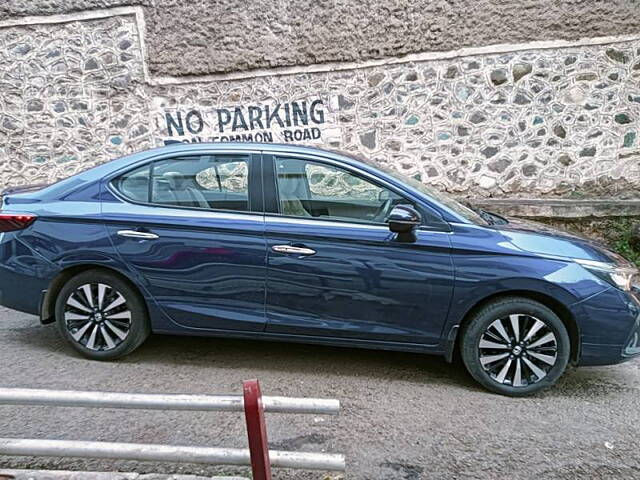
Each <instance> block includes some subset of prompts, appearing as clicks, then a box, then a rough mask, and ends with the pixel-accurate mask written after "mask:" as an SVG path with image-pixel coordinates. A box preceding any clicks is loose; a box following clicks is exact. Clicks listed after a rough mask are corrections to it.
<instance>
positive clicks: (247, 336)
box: [153, 329, 445, 355]
mask: <svg viewBox="0 0 640 480" xmlns="http://www.w3.org/2000/svg"><path fill="white" fill-rule="evenodd" d="M153 333H157V334H160V335H181V336H199V337H224V338H233V339H244V340H264V341H271V342H292V343H308V344H314V345H327V346H331V347H349V348H364V349H370V350H393V351H398V352H415V353H426V354H430V355H444V354H445V352H444V351H442V350H441V349H439V345H425V344H421V343H396V342H381V341H376V340H359V339H354V338H337V337H318V336H311V335H288V334H282V333H264V332H241V331H237V330H204V329H188V330H186V329H185V330H155V329H154V330H153Z"/></svg>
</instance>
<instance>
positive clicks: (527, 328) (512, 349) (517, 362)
mask: <svg viewBox="0 0 640 480" xmlns="http://www.w3.org/2000/svg"><path fill="white" fill-rule="evenodd" d="M478 347H479V360H480V364H481V365H482V368H483V369H484V370H485V372H486V373H487V374H488V375H489V376H490V377H491V378H492V379H493V380H494V381H496V382H498V383H500V384H502V385H510V386H512V387H526V386H528V385H532V384H535V383H537V382H539V381H540V380H542V379H543V378H544V377H546V376H547V374H548V373H549V371H550V370H551V369H552V368H553V366H554V365H555V364H556V360H557V358H558V340H557V338H556V335H555V334H554V332H553V331H552V330H551V328H549V326H548V325H547V324H546V323H545V322H543V321H542V320H540V319H538V318H535V317H533V316H531V315H526V314H511V315H509V316H508V317H505V318H499V319H497V320H495V321H493V322H492V323H491V324H490V325H489V326H488V327H487V329H486V330H485V332H484V333H483V334H482V337H480V343H479V345H478Z"/></svg>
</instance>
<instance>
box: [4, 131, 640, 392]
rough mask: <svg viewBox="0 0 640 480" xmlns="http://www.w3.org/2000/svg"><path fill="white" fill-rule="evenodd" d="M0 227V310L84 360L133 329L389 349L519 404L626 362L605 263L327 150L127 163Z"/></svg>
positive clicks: (569, 242) (131, 346) (592, 247)
mask: <svg viewBox="0 0 640 480" xmlns="http://www.w3.org/2000/svg"><path fill="white" fill-rule="evenodd" d="M0 232H2V233H0V304H2V305H4V306H6V307H9V308H12V309H15V310H20V311H24V312H28V313H30V314H35V315H39V316H40V319H41V322H42V323H43V324H49V323H54V322H55V323H56V324H57V327H58V329H59V331H60V333H61V335H62V336H63V337H64V338H65V339H66V340H67V341H68V342H69V344H70V345H71V346H72V347H73V348H75V349H76V350H77V351H78V352H80V353H81V354H83V355H85V356H87V357H89V358H92V359H96V360H111V359H116V358H119V357H122V356H124V355H127V354H129V353H131V352H132V351H134V350H135V349H136V348H137V347H139V346H140V345H141V344H142V343H143V341H144V340H145V339H146V338H147V336H148V335H149V334H150V333H151V332H153V333H157V334H184V335H207V336H219V337H227V338H246V339H264V340H272V341H274V340H279V341H292V342H305V343H316V344H325V345H335V346H347V347H361V348H371V349H388V350H400V351H410V352H421V353H429V354H436V355H442V356H444V357H446V358H447V359H448V360H449V361H451V360H452V359H453V358H454V357H455V356H456V355H459V356H460V357H461V358H462V360H463V362H464V364H465V365H466V367H467V369H468V370H469V372H470V374H471V375H472V376H473V378H475V379H476V380H477V381H478V382H479V383H480V384H482V385H483V386H484V387H486V388H488V389H490V390H493V391H495V392H499V393H502V394H507V395H513V396H522V395H528V394H532V393H534V392H537V391H539V390H541V389H544V388H546V387H549V386H550V385H552V384H554V383H555V382H556V381H557V380H558V378H559V377H560V376H561V375H562V373H563V372H564V371H565V369H566V367H567V365H568V364H569V363H572V364H574V365H608V364H615V363H619V362H622V361H625V360H628V359H630V358H632V357H634V356H636V355H638V354H639V353H640V340H639V334H640V282H639V280H638V278H639V277H638V271H637V270H636V269H635V268H634V267H633V265H632V264H630V263H629V262H628V261H626V260H625V259H624V258H622V257H621V256H619V255H617V254H615V253H613V252H612V251H610V250H608V249H606V248H605V247H603V246H601V245H599V244H597V243H595V242H593V241H589V240H586V239H583V238H578V237H575V236H571V235H568V234H566V233H561V232H559V231H554V230H551V229H549V228H547V227H545V226H543V225H539V224H533V223H525V222H522V221H518V220H515V219H506V218H503V217H500V216H498V215H495V214H491V213H488V212H484V211H482V210H480V209H477V208H473V207H469V206H466V205H463V204H461V203H459V202H457V201H456V200H454V199H452V198H449V197H447V196H446V195H444V194H443V193H440V192H437V191H435V190H433V189H432V188H430V187H428V186H426V185H424V184H423V183H420V182H418V181H416V180H415V179H411V178H404V177H403V176H402V175H400V174H398V173H396V172H393V171H391V170H389V169H387V168H384V167H374V166H372V163H371V162H366V161H358V160H356V159H354V158H352V157H351V156H349V155H346V154H342V153H337V152H330V151H323V150H319V149H314V148H305V147H296V146H291V145H275V144H248V143H247V144H233V143H226V144H223V143H218V144H206V143H202V144H176V145H170V146H167V147H163V148H158V149H154V150H149V151H145V152H140V153H136V154H133V155H129V156H126V157H123V158H120V159H118V160H114V161H112V162H109V163H106V164H103V165H100V166H98V167H95V168H92V169H90V170H87V171H85V172H83V173H80V174H78V175H75V176H73V177H70V178H67V179H65V180H62V181H60V182H58V183H55V184H52V185H49V186H27V187H17V188H13V189H9V190H7V191H5V192H4V193H3V196H2V198H1V201H0Z"/></svg>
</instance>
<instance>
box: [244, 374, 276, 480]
mask: <svg viewBox="0 0 640 480" xmlns="http://www.w3.org/2000/svg"><path fill="white" fill-rule="evenodd" d="M242 385H243V393H244V415H245V418H246V421H247V435H248V436H249V452H250V453H251V471H252V473H253V480H271V463H270V461H269V445H268V441H267V426H266V424H265V421H264V408H263V406H262V393H261V392H260V383H259V382H258V380H247V381H245V382H243V384H242Z"/></svg>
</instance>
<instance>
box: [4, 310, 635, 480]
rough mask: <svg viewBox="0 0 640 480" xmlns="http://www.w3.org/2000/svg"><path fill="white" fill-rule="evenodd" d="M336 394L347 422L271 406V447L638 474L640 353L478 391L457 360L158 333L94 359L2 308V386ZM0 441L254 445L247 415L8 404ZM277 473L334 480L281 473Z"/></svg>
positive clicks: (371, 459) (456, 467) (376, 475)
mask: <svg viewBox="0 0 640 480" xmlns="http://www.w3.org/2000/svg"><path fill="white" fill-rule="evenodd" d="M252 377H258V378H260V380H261V382H262V384H263V390H264V391H265V393H266V394H272V395H289V396H314V397H337V398H339V399H341V400H342V402H343V410H342V413H341V415H340V416H339V417H324V418H323V417H314V416H309V415H301V416H293V417H292V416H291V415H275V414H272V415H269V416H268V418H267V423H268V426H269V431H270V439H271V447H272V448H277V449H292V450H299V451H326V452H336V453H345V454H346V455H347V459H348V473H347V478H349V479H414V480H415V479H422V478H424V479H452V478H456V479H495V478H505V477H507V476H508V477H511V478H516V479H536V480H537V479H540V478H544V479H575V478H612V479H613V478H616V479H619V478H640V454H639V453H638V451H639V449H640V362H638V361H636V362H632V363H628V364H625V365H620V366H616V367H607V368H592V369H577V370H572V371H569V372H568V373H567V374H566V375H565V377H564V378H563V379H562V380H561V382H560V384H559V385H558V386H557V387H556V388H555V389H553V390H552V391H550V392H548V393H545V394H543V395H541V396H539V397H537V398H532V399H510V398H505V397H500V396H497V395H493V394H490V393H486V392H484V391H483V390H481V389H479V388H478V387H476V385H475V384H474V382H473V381H472V380H471V379H470V377H469V376H468V375H467V374H466V372H465V371H464V369H463V368H462V367H461V366H459V365H449V364H447V363H445V362H444V361H443V360H441V359H439V358H432V357H423V356H420V355H413V354H404V353H386V352H382V353H381V352H374V351H362V350H349V349H335V348H324V347H311V346H303V345H289V344H276V343H262V342H240V341H231V340H219V339H201V338H182V337H161V336H157V337H153V338H151V339H150V340H149V341H148V342H147V343H146V344H145V345H144V346H143V347H142V348H141V349H140V350H139V351H138V352H136V353H134V354H133V355H131V356H130V357H128V358H126V359H124V360H122V361H119V362H115V363H100V362H91V361H87V360H84V359H82V358H80V357H78V356H77V355H75V354H74V353H72V351H71V350H70V349H69V348H67V347H66V346H65V345H64V344H63V342H62V341H61V340H60V339H59V338H58V335H57V333H56V331H55V329H54V328H53V327H52V326H49V327H40V326H39V324H38V323H37V320H36V319H35V318H34V317H30V316H27V315H24V314H20V313H16V312H10V311H7V310H1V309H0V384H2V385H5V386H14V387H38V388H43V387H47V388H59V389H70V388H74V389H81V390H98V389H102V390H110V391H130V392H184V393H239V392H240V382H241V380H242V379H247V378H252ZM0 436H7V437H26V438H39V437H41V438H60V439H74V438H75V439H85V440H102V441H123V442H157V443H170V444H193V445H211V446H227V447H244V446H245V445H246V441H245V431H244V427H243V423H242V418H241V415H239V414H235V413H222V414H221V413H202V414H199V413H180V412H178V413H164V412H143V411H124V410H91V409H69V408H44V407H35V408H34V407H30V408H29V407H8V406H2V407H0ZM0 468H42V469H71V470H102V471H104V470H120V471H138V472H142V473H144V472H160V473H162V472H165V473H185V474H195V475H214V474H218V475H222V474H227V475H234V474H240V475H247V471H246V470H244V469H236V468H203V467H202V466H198V465H193V466H192V465H167V464H135V463H131V462H113V461H91V460H75V459H43V458H40V459H35V458H7V457H4V458H0ZM276 478H278V479H293V478H295V479H323V478H325V475H324V474H321V473H318V472H308V473H299V472H290V471H282V470H281V471H277V472H276Z"/></svg>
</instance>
